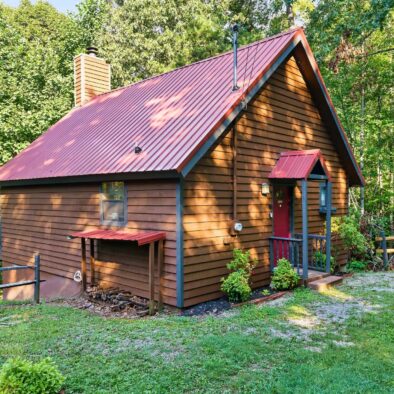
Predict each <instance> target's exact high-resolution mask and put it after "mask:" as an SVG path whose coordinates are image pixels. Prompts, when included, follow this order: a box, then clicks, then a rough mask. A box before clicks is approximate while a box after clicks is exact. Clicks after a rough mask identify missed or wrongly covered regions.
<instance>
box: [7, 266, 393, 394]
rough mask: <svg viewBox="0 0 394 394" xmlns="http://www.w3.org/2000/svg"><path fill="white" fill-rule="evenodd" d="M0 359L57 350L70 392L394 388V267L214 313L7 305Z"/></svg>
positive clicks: (371, 390)
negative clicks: (102, 312)
mask: <svg viewBox="0 0 394 394" xmlns="http://www.w3.org/2000/svg"><path fill="white" fill-rule="evenodd" d="M0 344H1V347H0V364H1V363H3V362H4V361H5V360H6V359H8V358H9V357H13V356H22V357H26V358H29V359H31V360H39V359H41V358H43V357H47V356H49V357H51V358H52V359H53V360H54V361H55V362H56V364H57V365H58V366H59V368H60V370H61V371H62V373H63V374H64V375H65V376H66V393H141V392H153V393H163V392H176V393H179V392H188V393H190V392H193V393H199V392H203V393H207V392H208V393H223V392H226V393H227V392H228V393H233V392H242V393H264V392H267V393H388V392H393V393H394V273H378V274H363V275H361V274H360V275H357V276H355V277H353V278H351V279H347V280H346V283H345V284H344V285H343V286H341V287H338V288H336V289H332V290H330V291H329V292H326V293H324V294H318V293H315V292H312V291H310V290H297V291H295V292H294V293H293V294H292V295H291V296H289V297H287V298H285V299H283V298H282V299H280V300H276V301H273V302H272V303H270V304H266V305H265V306H249V307H242V308H238V309H236V310H232V311H229V312H226V313H224V314H223V315H220V316H216V317H199V318H196V317H194V318H190V317H188V318H187V317H164V316H163V317H156V318H147V319H140V320H133V321H131V320H124V319H105V318H102V317H98V316H94V315H91V314H89V313H88V312H85V311H81V310H75V309H72V308H69V307H62V306H54V305H41V306H38V307H36V306H15V307H5V306H4V307H1V304H0Z"/></svg>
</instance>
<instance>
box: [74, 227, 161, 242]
mask: <svg viewBox="0 0 394 394" xmlns="http://www.w3.org/2000/svg"><path fill="white" fill-rule="evenodd" d="M69 237H70V238H86V239H103V240H110V241H135V242H137V243H138V246H142V245H146V244H149V243H152V242H156V241H160V240H163V239H165V238H166V233H165V232H163V231H135V232H125V231H118V230H102V229H97V230H90V231H78V232H74V233H71V234H70V235H69Z"/></svg>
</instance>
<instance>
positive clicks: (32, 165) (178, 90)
mask: <svg viewBox="0 0 394 394" xmlns="http://www.w3.org/2000/svg"><path fill="white" fill-rule="evenodd" d="M296 45H297V46H299V45H301V46H302V47H303V48H304V49H305V51H306V53H307V61H309V62H310V64H311V66H312V68H313V70H314V72H315V74H316V78H317V82H318V86H319V89H321V90H322V92H323V95H324V97H325V98H324V100H326V105H327V106H328V107H329V109H330V111H331V114H332V115H331V116H332V117H333V119H335V121H336V125H337V127H336V128H335V127H334V128H333V130H332V131H333V132H336V133H338V135H339V136H340V137H341V138H342V142H341V143H342V144H343V147H345V148H346V149H345V150H344V151H345V153H344V154H346V155H347V157H346V159H347V160H349V159H350V160H349V161H350V163H351V164H350V167H351V171H349V177H351V179H350V180H351V181H352V184H360V185H362V184H363V183H364V180H363V177H362V174H361V171H360V169H359V167H358V165H357V163H356V161H355V159H354V156H353V153H352V150H351V148H350V145H349V143H348V141H347V139H346V135H345V134H344V131H343V128H342V127H341V125H340V122H339V119H338V117H337V115H336V113H335V110H334V108H333V105H332V103H331V101H330V98H329V96H328V92H327V89H326V88H325V85H324V82H323V80H322V78H321V75H320V73H319V69H318V66H317V64H316V61H315V59H314V57H313V55H312V52H311V50H310V47H309V45H308V42H307V40H306V37H305V35H304V33H303V30H302V29H295V30H291V31H288V32H285V33H282V34H279V35H277V36H273V37H269V38H267V39H265V40H262V41H258V42H256V43H254V44H251V45H248V46H245V47H243V48H240V49H239V55H238V75H239V78H238V85H239V86H240V89H238V90H236V91H233V90H232V63H233V54H232V52H228V53H225V54H222V55H219V56H215V57H212V58H209V59H205V60H202V61H200V62H197V63H193V64H190V65H188V66H184V67H181V68H178V69H176V70H173V71H170V72H168V73H165V74H162V75H158V76H156V77H152V78H149V79H146V80H144V81H141V82H137V83H135V84H133V85H130V86H126V87H124V88H120V89H117V90H113V91H112V92H109V93H105V94H102V95H99V96H97V97H95V98H94V99H92V100H91V101H90V102H88V103H87V104H85V105H83V106H82V107H78V108H74V109H73V110H72V111H71V112H70V113H69V114H67V115H66V116H65V117H64V118H62V119H61V120H60V121H58V122H57V123H56V124H55V125H53V126H52V127H51V128H49V130H48V131H47V132H46V133H44V134H43V135H42V136H40V137H39V138H38V139H37V140H36V141H34V142H33V143H32V144H31V145H29V146H28V147H27V148H26V149H25V150H24V151H22V152H21V153H20V154H19V155H17V156H16V157H15V158H14V159H12V160H10V161H9V162H8V163H6V164H5V165H4V166H2V167H1V168H0V182H8V181H10V182H15V181H21V183H23V182H26V183H29V182H32V183H34V181H35V180H39V179H41V180H45V181H46V180H48V181H49V180H51V179H54V178H66V180H67V177H78V176H87V175H111V174H119V173H141V172H153V173H154V174H155V175H158V173H160V172H162V171H174V172H175V171H176V172H181V171H182V170H183V169H184V168H185V166H187V164H188V163H189V162H190V161H191V160H192V159H193V158H194V157H195V156H196V153H197V152H199V150H200V149H201V148H202V146H203V145H204V144H205V143H206V142H207V141H210V140H211V137H212V136H215V138H218V136H220V135H221V134H220V133H217V134H215V133H216V131H218V130H219V128H220V127H221V126H222V125H223V124H224V123H225V121H226V120H227V119H228V118H229V116H230V115H231V113H232V112H233V111H234V109H235V108H237V106H238V105H239V104H240V103H241V102H242V101H243V100H244V98H245V97H246V96H247V95H248V94H249V93H250V92H251V91H252V90H253V88H254V87H256V86H257V84H258V83H259V81H262V80H263V77H264V76H266V75H267V73H268V72H269V71H270V70H271V68H272V66H273V65H274V63H275V62H276V61H277V60H278V59H279V58H280V56H281V55H282V54H283V53H284V52H285V51H286V50H287V49H288V48H289V47H290V46H292V47H294V48H295V47H296ZM136 146H139V147H140V148H141V149H142V151H141V153H139V154H137V153H135V152H134V148H135V147H136ZM341 147H342V145H341Z"/></svg>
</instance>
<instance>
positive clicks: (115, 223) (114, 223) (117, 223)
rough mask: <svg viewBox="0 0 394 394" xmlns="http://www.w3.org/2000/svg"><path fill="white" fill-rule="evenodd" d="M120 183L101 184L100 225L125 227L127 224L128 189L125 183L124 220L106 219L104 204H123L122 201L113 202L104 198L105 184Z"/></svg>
mask: <svg viewBox="0 0 394 394" xmlns="http://www.w3.org/2000/svg"><path fill="white" fill-rule="evenodd" d="M115 182H119V181H108V182H101V184H100V223H101V224H103V225H111V226H118V227H123V226H125V225H126V224H127V188H126V184H125V182H122V181H121V183H123V220H111V219H105V218H104V202H108V201H110V202H111V201H112V202H122V200H111V199H106V198H104V195H105V193H104V191H103V190H104V184H105V183H115Z"/></svg>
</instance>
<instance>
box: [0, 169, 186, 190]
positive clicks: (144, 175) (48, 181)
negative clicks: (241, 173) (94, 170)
mask: <svg viewBox="0 0 394 394" xmlns="http://www.w3.org/2000/svg"><path fill="white" fill-rule="evenodd" d="M180 177H182V175H181V174H179V173H178V172H177V171H174V170H172V171H149V172H126V173H116V174H97V175H80V176H66V177H53V178H37V179H16V180H12V181H0V188H2V187H17V186H38V185H58V184H72V183H98V182H110V181H139V180H140V181H142V180H153V179H169V180H170V179H174V180H175V179H179V178H180Z"/></svg>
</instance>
